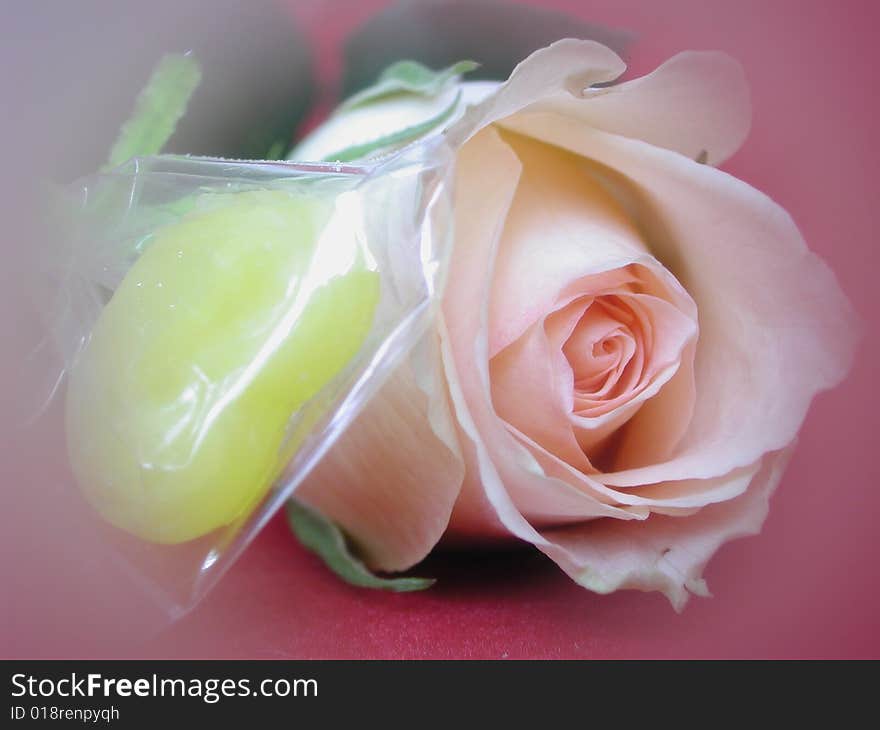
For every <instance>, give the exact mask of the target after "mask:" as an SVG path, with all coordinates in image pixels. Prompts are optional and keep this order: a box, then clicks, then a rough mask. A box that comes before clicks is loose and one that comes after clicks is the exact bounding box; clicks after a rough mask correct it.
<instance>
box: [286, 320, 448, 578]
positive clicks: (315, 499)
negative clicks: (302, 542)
mask: <svg viewBox="0 0 880 730" xmlns="http://www.w3.org/2000/svg"><path fill="white" fill-rule="evenodd" d="M436 337H437V335H436V333H431V334H430V335H429V336H427V337H426V342H425V343H424V344H423V345H422V346H421V347H419V348H416V351H415V353H414V355H413V356H412V357H411V359H410V360H409V361H406V362H404V363H403V364H402V365H400V366H399V367H398V368H397V369H396V370H395V371H394V373H392V375H391V376H390V378H389V380H388V381H387V382H386V383H385V385H384V386H383V387H382V388H381V389H380V390H379V392H378V393H377V394H376V395H375V396H374V397H373V398H372V399H371V400H370V401H369V402H368V403H367V405H366V407H365V408H364V410H363V411H362V412H361V413H360V415H358V417H357V418H356V419H355V421H354V422H353V423H352V424H351V426H349V428H348V429H347V430H346V431H345V432H344V433H343V435H342V436H341V437H340V438H339V440H338V441H337V442H336V443H335V444H334V446H333V448H332V449H331V450H330V451H329V452H328V454H327V455H326V456H325V457H324V458H323V459H322V460H321V461H320V462H319V463H318V465H317V467H315V469H314V470H313V471H312V473H311V474H310V475H309V477H308V479H307V480H306V481H305V482H304V483H303V484H302V485H301V486H300V488H299V489H298V491H297V492H296V497H297V499H300V500H302V501H303V502H305V503H307V504H309V505H311V506H313V507H315V508H316V509H317V510H318V511H320V512H321V513H322V514H324V515H326V516H327V517H329V518H330V519H332V520H333V521H334V522H335V523H336V524H338V525H339V526H340V527H342V529H343V530H344V531H345V532H346V534H347V535H348V536H349V537H350V538H351V539H352V541H353V542H354V543H355V545H356V546H357V548H358V551H359V553H360V554H361V556H362V557H363V558H364V559H365V561H366V562H367V563H368V564H369V565H370V567H372V568H374V569H378V570H387V571H396V570H405V569H406V568H409V567H410V566H411V565H414V564H415V563H417V562H419V561H420V560H422V559H423V558H424V557H425V556H426V555H427V554H428V553H429V552H430V551H431V549H432V548H433V547H434V546H435V545H436V544H437V542H438V540H439V539H440V537H441V536H442V535H443V532H444V531H445V530H446V526H447V524H448V522H449V517H450V515H451V514H452V508H453V505H454V504H455V500H456V499H457V497H458V494H459V490H460V488H461V482H462V478H463V474H464V464H463V462H462V459H461V456H460V454H459V452H458V444H457V440H456V438H455V436H454V427H453V425H452V422H451V413H450V411H449V405H448V395H447V392H446V390H445V386H444V384H443V382H442V380H440V378H439V377H437V376H438V375H439V373H437V370H438V367H439V348H438V343H436ZM431 339H433V340H434V342H433V343H432V342H431ZM422 349H426V350H427V351H428V352H427V353H426V354H425V355H424V356H420V354H419V353H420V351H421V350H422ZM431 353H433V354H431ZM430 363H433V365H432V366H431V365H430ZM431 373H436V375H435V376H434V377H432V375H431Z"/></svg>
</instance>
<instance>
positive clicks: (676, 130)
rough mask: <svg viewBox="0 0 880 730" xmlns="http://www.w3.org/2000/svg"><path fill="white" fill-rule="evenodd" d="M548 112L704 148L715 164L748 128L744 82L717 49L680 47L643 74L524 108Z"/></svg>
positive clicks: (695, 151)
mask: <svg viewBox="0 0 880 730" xmlns="http://www.w3.org/2000/svg"><path fill="white" fill-rule="evenodd" d="M530 111H541V112H554V113H557V114H563V115H567V116H570V117H571V118H573V119H577V120H580V124H582V125H584V126H591V127H595V128H596V129H601V130H603V131H606V132H611V133H613V134H619V135H622V136H624V137H632V138H633V139H641V140H643V141H645V142H648V143H649V144H652V145H657V146H659V147H665V148H666V149H670V150H675V151H676V152H680V153H682V154H683V155H686V156H688V157H690V158H696V157H697V156H699V155H700V154H701V153H705V155H706V161H707V162H709V163H710V164H718V163H720V162H723V161H724V160H726V159H727V158H728V157H730V156H731V155H732V154H733V153H734V152H736V150H737V149H739V147H740V145H742V143H743V141H745V138H746V136H747V135H748V131H749V125H750V122H751V104H750V102H749V88H748V84H747V83H746V79H745V75H744V74H743V70H742V67H741V66H740V64H739V63H738V62H737V61H735V60H734V59H732V58H731V57H730V56H727V55H725V54H723V53H717V52H699V51H686V52H684V53H679V54H678V55H676V56H673V57H672V58H671V59H669V60H668V61H667V62H666V63H664V64H662V65H661V66H659V67H658V68H657V69H656V70H655V71H653V72H652V73H650V74H648V75H647V76H642V77H641V78H637V79H633V80H632V81H626V82H624V83H621V84H614V85H612V86H608V87H605V88H598V89H586V90H585V91H584V92H583V94H582V95H581V98H579V96H578V95H576V94H568V93H564V94H558V95H556V96H554V97H553V98H551V99H548V100H546V101H542V102H540V103H537V104H535V105H534V106H532V107H530Z"/></svg>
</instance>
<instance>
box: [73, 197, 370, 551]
mask: <svg viewBox="0 0 880 730" xmlns="http://www.w3.org/2000/svg"><path fill="white" fill-rule="evenodd" d="M343 195H347V194H343ZM340 199H342V196H340ZM378 300H379V274H378V272H377V271H376V270H375V265H374V264H372V263H371V258H370V256H369V253H368V252H367V251H365V250H364V248H363V241H362V240H361V238H360V236H359V233H358V231H357V228H356V222H355V220H353V217H352V216H351V215H350V214H349V212H346V211H345V210H343V209H342V207H341V206H339V205H338V204H337V198H336V197H334V196H328V195H324V194H320V193H319V192H315V191H309V190H268V191H249V192H239V193H226V194H214V195H209V196H203V199H201V200H199V201H198V204H197V206H196V209H195V210H194V211H193V212H191V213H189V214H188V215H186V216H185V217H183V218H182V219H181V220H180V221H179V222H177V223H174V224H172V225H170V226H166V227H164V228H162V229H160V230H159V231H157V232H156V233H155V235H154V236H153V239H152V241H150V242H148V245H147V248H146V250H145V252H144V254H143V255H142V256H141V257H140V258H139V259H138V260H137V262H136V263H135V264H134V266H133V267H132V268H131V269H130V271H129V272H128V274H127V276H126V277H125V279H124V280H123V282H122V283H121V285H120V286H119V288H118V289H117V290H116V291H115V292H114V294H113V297H112V299H111V300H110V302H109V303H108V304H107V306H106V307H105V308H104V310H103V312H102V314H101V316H100V318H99V320H98V322H97V325H96V326H95V328H94V330H93V332H92V335H91V338H90V340H89V342H88V344H87V345H86V347H85V349H84V351H83V352H82V354H81V356H80V358H79V360H78V361H77V363H76V364H75V366H74V367H73V369H72V372H71V374H70V381H69V386H68V394H67V413H66V418H67V421H66V422H67V436H68V450H69V454H70V459H71V464H72V467H73V470H74V473H75V475H76V478H77V481H78V482H79V484H80V486H81V487H82V489H83V491H84V493H85V495H86V497H87V498H88V499H89V501H90V502H91V503H92V504H93V505H94V506H95V507H96V509H97V510H98V511H99V512H100V513H101V514H102V515H103V516H104V517H105V518H106V519H107V520H108V521H109V522H111V523H113V524H114V525H116V526H117V527H120V528H122V529H124V530H126V531H128V532H131V533H133V534H135V535H137V536H139V537H141V538H144V539H146V540H150V541H154V542H160V543H179V542H183V541H186V540H190V539H194V538H197V537H200V536H202V535H205V534H207V533H208V532H210V531H212V530H214V529H216V528H219V527H222V526H223V525H226V524H229V523H230V522H232V521H234V520H235V519H236V518H238V517H240V516H242V515H244V514H246V513H247V512H248V511H249V509H250V508H252V507H253V506H255V504H256V503H257V502H259V500H260V499H261V498H262V497H263V496H264V495H265V494H266V492H267V490H268V489H269V487H270V486H271V484H272V483H273V481H274V480H275V479H276V478H277V477H278V476H279V474H280V472H281V470H282V469H283V468H284V466H285V464H286V462H287V460H288V459H289V458H290V456H291V451H292V450H294V449H295V446H292V445H291V444H289V443H287V439H286V436H287V429H288V424H289V423H290V421H291V417H292V416H293V415H294V414H295V413H296V411H297V410H298V409H299V408H300V407H301V406H302V405H303V404H304V403H305V402H306V401H307V400H308V399H309V398H310V397H312V396H313V395H315V394H316V393H317V392H318V391H319V390H320V389H321V388H322V387H323V386H324V385H325V384H327V383H328V382H329V381H330V380H331V379H333V378H334V377H335V376H336V375H337V374H339V373H340V371H342V370H343V369H344V368H345V367H346V365H348V364H349V363H350V362H351V360H352V358H353V357H354V356H355V354H356V353H357V351H358V349H359V348H360V346H361V344H362V343H363V341H364V339H365V337H366V336H367V334H368V332H369V330H370V327H371V324H372V321H373V315H374V312H375V309H376V305H377V303H378Z"/></svg>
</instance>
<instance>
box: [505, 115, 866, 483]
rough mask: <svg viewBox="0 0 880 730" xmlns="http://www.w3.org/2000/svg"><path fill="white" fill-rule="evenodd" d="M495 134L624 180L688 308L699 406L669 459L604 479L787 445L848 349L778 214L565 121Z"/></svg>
mask: <svg viewBox="0 0 880 730" xmlns="http://www.w3.org/2000/svg"><path fill="white" fill-rule="evenodd" d="M505 124H506V125H509V126H511V127H512V128H515V129H516V130H517V131H519V132H521V133H524V134H534V135H540V136H541V137H542V138H544V139H548V140H552V141H553V142H554V143H555V144H558V145H560V146H562V147H565V148H566V149H569V150H571V151H573V152H576V153H577V154H582V155H589V156H591V157H593V158H594V159H596V160H597V161H599V162H600V163H602V164H603V165H605V166H607V167H609V168H611V169H614V170H619V171H620V173H621V174H622V175H624V176H626V178H627V179H629V180H630V181H631V182H630V184H629V187H628V188H627V195H628V199H627V200H626V205H627V206H628V207H629V209H630V210H631V211H632V213H633V215H634V216H636V218H637V219H638V220H639V222H640V225H641V228H642V230H643V231H644V235H645V236H646V237H647V239H648V241H649V244H650V246H651V249H652V251H653V252H654V253H655V254H656V255H657V257H658V258H659V259H660V260H661V261H663V262H665V263H667V264H668V266H669V267H670V268H671V269H672V270H673V272H674V273H675V274H676V276H677V278H678V279H679V281H680V282H681V283H682V285H683V286H684V287H685V289H686V290H687V291H688V292H689V293H690V295H691V296H692V297H693V299H694V300H695V301H696V303H697V307H698V309H699V313H700V342H699V346H698V348H697V356H696V370H695V385H696V392H697V396H698V397H697V399H696V403H695V407H694V414H693V418H692V420H691V423H690V426H689V428H688V431H687V433H686V434H685V435H684V437H683V439H682V442H681V443H680V444H679V446H678V447H677V449H676V452H675V455H674V457H673V458H670V459H669V460H667V461H665V462H663V463H659V464H649V465H647V466H641V465H642V464H645V463H646V462H645V461H642V460H639V461H638V462H636V466H635V467H634V468H624V467H628V466H631V465H630V464H625V465H624V464H622V465H621V468H622V470H621V471H618V472H615V473H612V474H607V475H604V476H603V477H602V479H603V481H604V482H605V483H606V484H614V485H617V486H636V485H639V484H646V483H653V482H659V481H670V480H681V479H689V478H706V477H712V476H718V475H720V474H724V473H727V472H729V471H731V470H733V469H735V468H737V467H739V466H745V465H747V464H750V463H752V462H754V461H756V460H757V459H758V458H760V456H761V455H762V454H763V453H764V452H766V451H768V450H778V449H781V448H783V447H784V446H786V445H787V444H788V443H789V442H791V440H792V439H793V438H794V436H795V434H796V433H797V431H798V428H799V427H800V425H801V423H802V422H803V419H804V416H805V414H806V411H807V408H808V406H809V403H810V401H811V399H812V398H813V396H815V395H816V393H817V392H819V391H821V390H824V389H826V388H829V387H832V386H833V385H835V384H837V383H838V382H839V381H840V380H841V379H842V378H843V376H844V375H845V374H846V372H847V370H848V368H849V365H850V362H851V360H852V357H853V352H854V349H855V343H856V339H857V337H856V326H855V316H854V314H853V312H852V309H851V307H850V305H849V302H848V301H847V299H846V297H845V296H844V294H843V293H842V292H841V290H840V288H839V286H838V284H837V281H836V279H835V277H834V274H833V273H832V272H831V271H830V270H829V269H828V268H827V266H825V264H824V263H823V262H822V261H821V260H820V259H819V258H818V257H817V256H815V255H814V254H812V253H811V252H810V251H809V250H808V249H807V247H806V245H805V243H804V241H803V238H802V237H801V235H800V233H799V231H798V230H797V227H796V226H795V225H794V223H793V222H792V220H791V217H790V216H789V215H788V213H786V212H785V211H784V210H783V209H782V208H780V207H779V206H778V205H776V204H775V203H774V202H773V201H772V200H770V199H769V198H767V197H766V196H765V195H763V194H762V193H760V192H758V191H757V190H755V189H754V188H752V187H750V186H749V185H747V184H746V183H744V182H742V181H740V180H737V179H736V178H733V177H731V176H730V175H727V174H726V173H723V172H721V171H719V170H717V169H715V168H712V167H709V166H707V165H701V164H698V163H696V162H693V161H691V160H689V159H687V158H685V157H682V156H681V155H678V154H675V153H672V152H669V151H667V150H663V149H660V148H657V147H652V146H650V145H647V144H645V143H643V142H639V141H637V140H631V139H625V138H623V137H618V136H615V135H609V134H605V133H603V132H598V131H595V130H590V129H586V128H584V126H583V124H582V123H580V122H579V121H578V120H574V119H570V118H566V117H562V116H558V115H550V114H546V115H528V116H523V117H518V118H512V119H509V120H506V121H505ZM621 190H623V188H618V193H620V191H621ZM666 405H667V406H668V407H669V408H672V407H673V405H674V404H672V403H668V404H666ZM632 458H638V455H637V454H632Z"/></svg>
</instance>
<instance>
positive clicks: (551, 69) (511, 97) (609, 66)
mask: <svg viewBox="0 0 880 730" xmlns="http://www.w3.org/2000/svg"><path fill="white" fill-rule="evenodd" d="M625 70H626V64H625V63H624V62H623V61H621V60H620V57H619V56H618V55H617V54H616V53H614V51H612V50H611V49H610V48H607V47H605V46H603V45H602V44H601V43H596V42H595V41H579V40H574V39H571V38H566V39H564V40H561V41H557V42H556V43H553V44H551V45H549V46H547V47H546V48H541V49H539V50H537V51H535V52H534V53H533V54H531V55H530V56H529V57H528V58H526V59H525V60H523V61H521V62H520V63H519V64H518V65H517V66H516V68H515V69H513V71H512V72H511V74H510V77H509V78H508V80H507V81H505V82H504V83H503V84H501V85H500V86H499V87H497V88H496V89H495V90H494V93H492V94H490V95H489V96H487V97H486V98H485V99H483V100H482V101H480V102H479V103H477V104H474V105H473V106H471V108H470V109H468V110H467V111H466V112H465V114H464V115H463V116H462V117H461V119H459V120H458V122H456V123H455V124H453V125H450V127H449V129H448V130H447V132H446V135H447V138H448V139H449V142H450V144H452V146H453V147H460V146H461V145H463V144H464V143H465V142H467V141H468V140H469V139H470V138H471V137H473V136H474V135H475V134H477V133H478V132H479V131H480V130H482V129H484V128H485V127H487V126H488V125H490V124H492V123H493V122H495V121H498V120H499V119H504V118H505V117H508V116H510V115H511V114H515V113H516V112H518V111H521V110H522V109H523V108H525V107H526V106H528V105H530V104H533V103H535V102H536V101H538V100H540V99H543V98H546V97H549V96H552V95H554V94H556V93H558V92H559V91H560V90H567V91H568V92H569V93H571V94H573V95H575V96H580V95H581V93H582V92H583V90H584V89H586V88H587V87H589V86H592V85H594V84H601V83H604V82H607V81H613V80H614V79H616V78H617V77H618V76H620V74H622V73H623V72H624V71H625Z"/></svg>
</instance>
